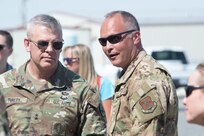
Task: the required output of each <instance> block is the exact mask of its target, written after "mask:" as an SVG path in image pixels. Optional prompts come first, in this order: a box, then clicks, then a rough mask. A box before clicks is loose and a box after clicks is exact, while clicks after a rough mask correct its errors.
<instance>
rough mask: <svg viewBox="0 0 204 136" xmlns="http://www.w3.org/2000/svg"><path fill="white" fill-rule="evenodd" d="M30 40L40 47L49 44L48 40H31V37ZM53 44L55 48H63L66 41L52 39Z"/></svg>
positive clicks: (44, 47) (45, 46)
mask: <svg viewBox="0 0 204 136" xmlns="http://www.w3.org/2000/svg"><path fill="white" fill-rule="evenodd" d="M29 41H30V42H32V43H34V44H35V45H36V46H38V48H40V49H46V48H47V46H48V45H49V42H48V41H43V40H41V41H38V42H35V41H32V40H30V39H29ZM51 44H52V47H53V48H54V49H55V50H61V49H62V46H63V44H64V43H63V41H52V42H51Z"/></svg>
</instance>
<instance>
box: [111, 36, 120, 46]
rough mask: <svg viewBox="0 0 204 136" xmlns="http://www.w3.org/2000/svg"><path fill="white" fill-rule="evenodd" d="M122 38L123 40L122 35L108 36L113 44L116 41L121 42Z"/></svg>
mask: <svg viewBox="0 0 204 136" xmlns="http://www.w3.org/2000/svg"><path fill="white" fill-rule="evenodd" d="M121 40H122V36H121V35H113V36H110V37H108V41H109V42H110V43H111V44H116V43H118V42H120V41H121Z"/></svg>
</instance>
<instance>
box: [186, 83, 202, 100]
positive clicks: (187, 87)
mask: <svg viewBox="0 0 204 136" xmlns="http://www.w3.org/2000/svg"><path fill="white" fill-rule="evenodd" d="M197 89H204V86H198V87H196V86H191V85H187V86H186V87H185V91H186V97H188V96H190V95H191V93H192V92H193V91H195V90H197Z"/></svg>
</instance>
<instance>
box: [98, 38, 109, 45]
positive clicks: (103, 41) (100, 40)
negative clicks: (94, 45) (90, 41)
mask: <svg viewBox="0 0 204 136" xmlns="http://www.w3.org/2000/svg"><path fill="white" fill-rule="evenodd" d="M98 41H99V42H100V44H101V45H102V46H106V41H107V40H106V38H99V39H98Z"/></svg>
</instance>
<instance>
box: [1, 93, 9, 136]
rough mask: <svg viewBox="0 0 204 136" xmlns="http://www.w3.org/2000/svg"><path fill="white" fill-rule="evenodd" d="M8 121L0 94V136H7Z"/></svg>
mask: <svg viewBox="0 0 204 136" xmlns="http://www.w3.org/2000/svg"><path fill="white" fill-rule="evenodd" d="M9 135H10V133H9V127H8V119H7V116H6V105H5V101H4V97H3V95H2V94H1V92H0V136H9Z"/></svg>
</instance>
